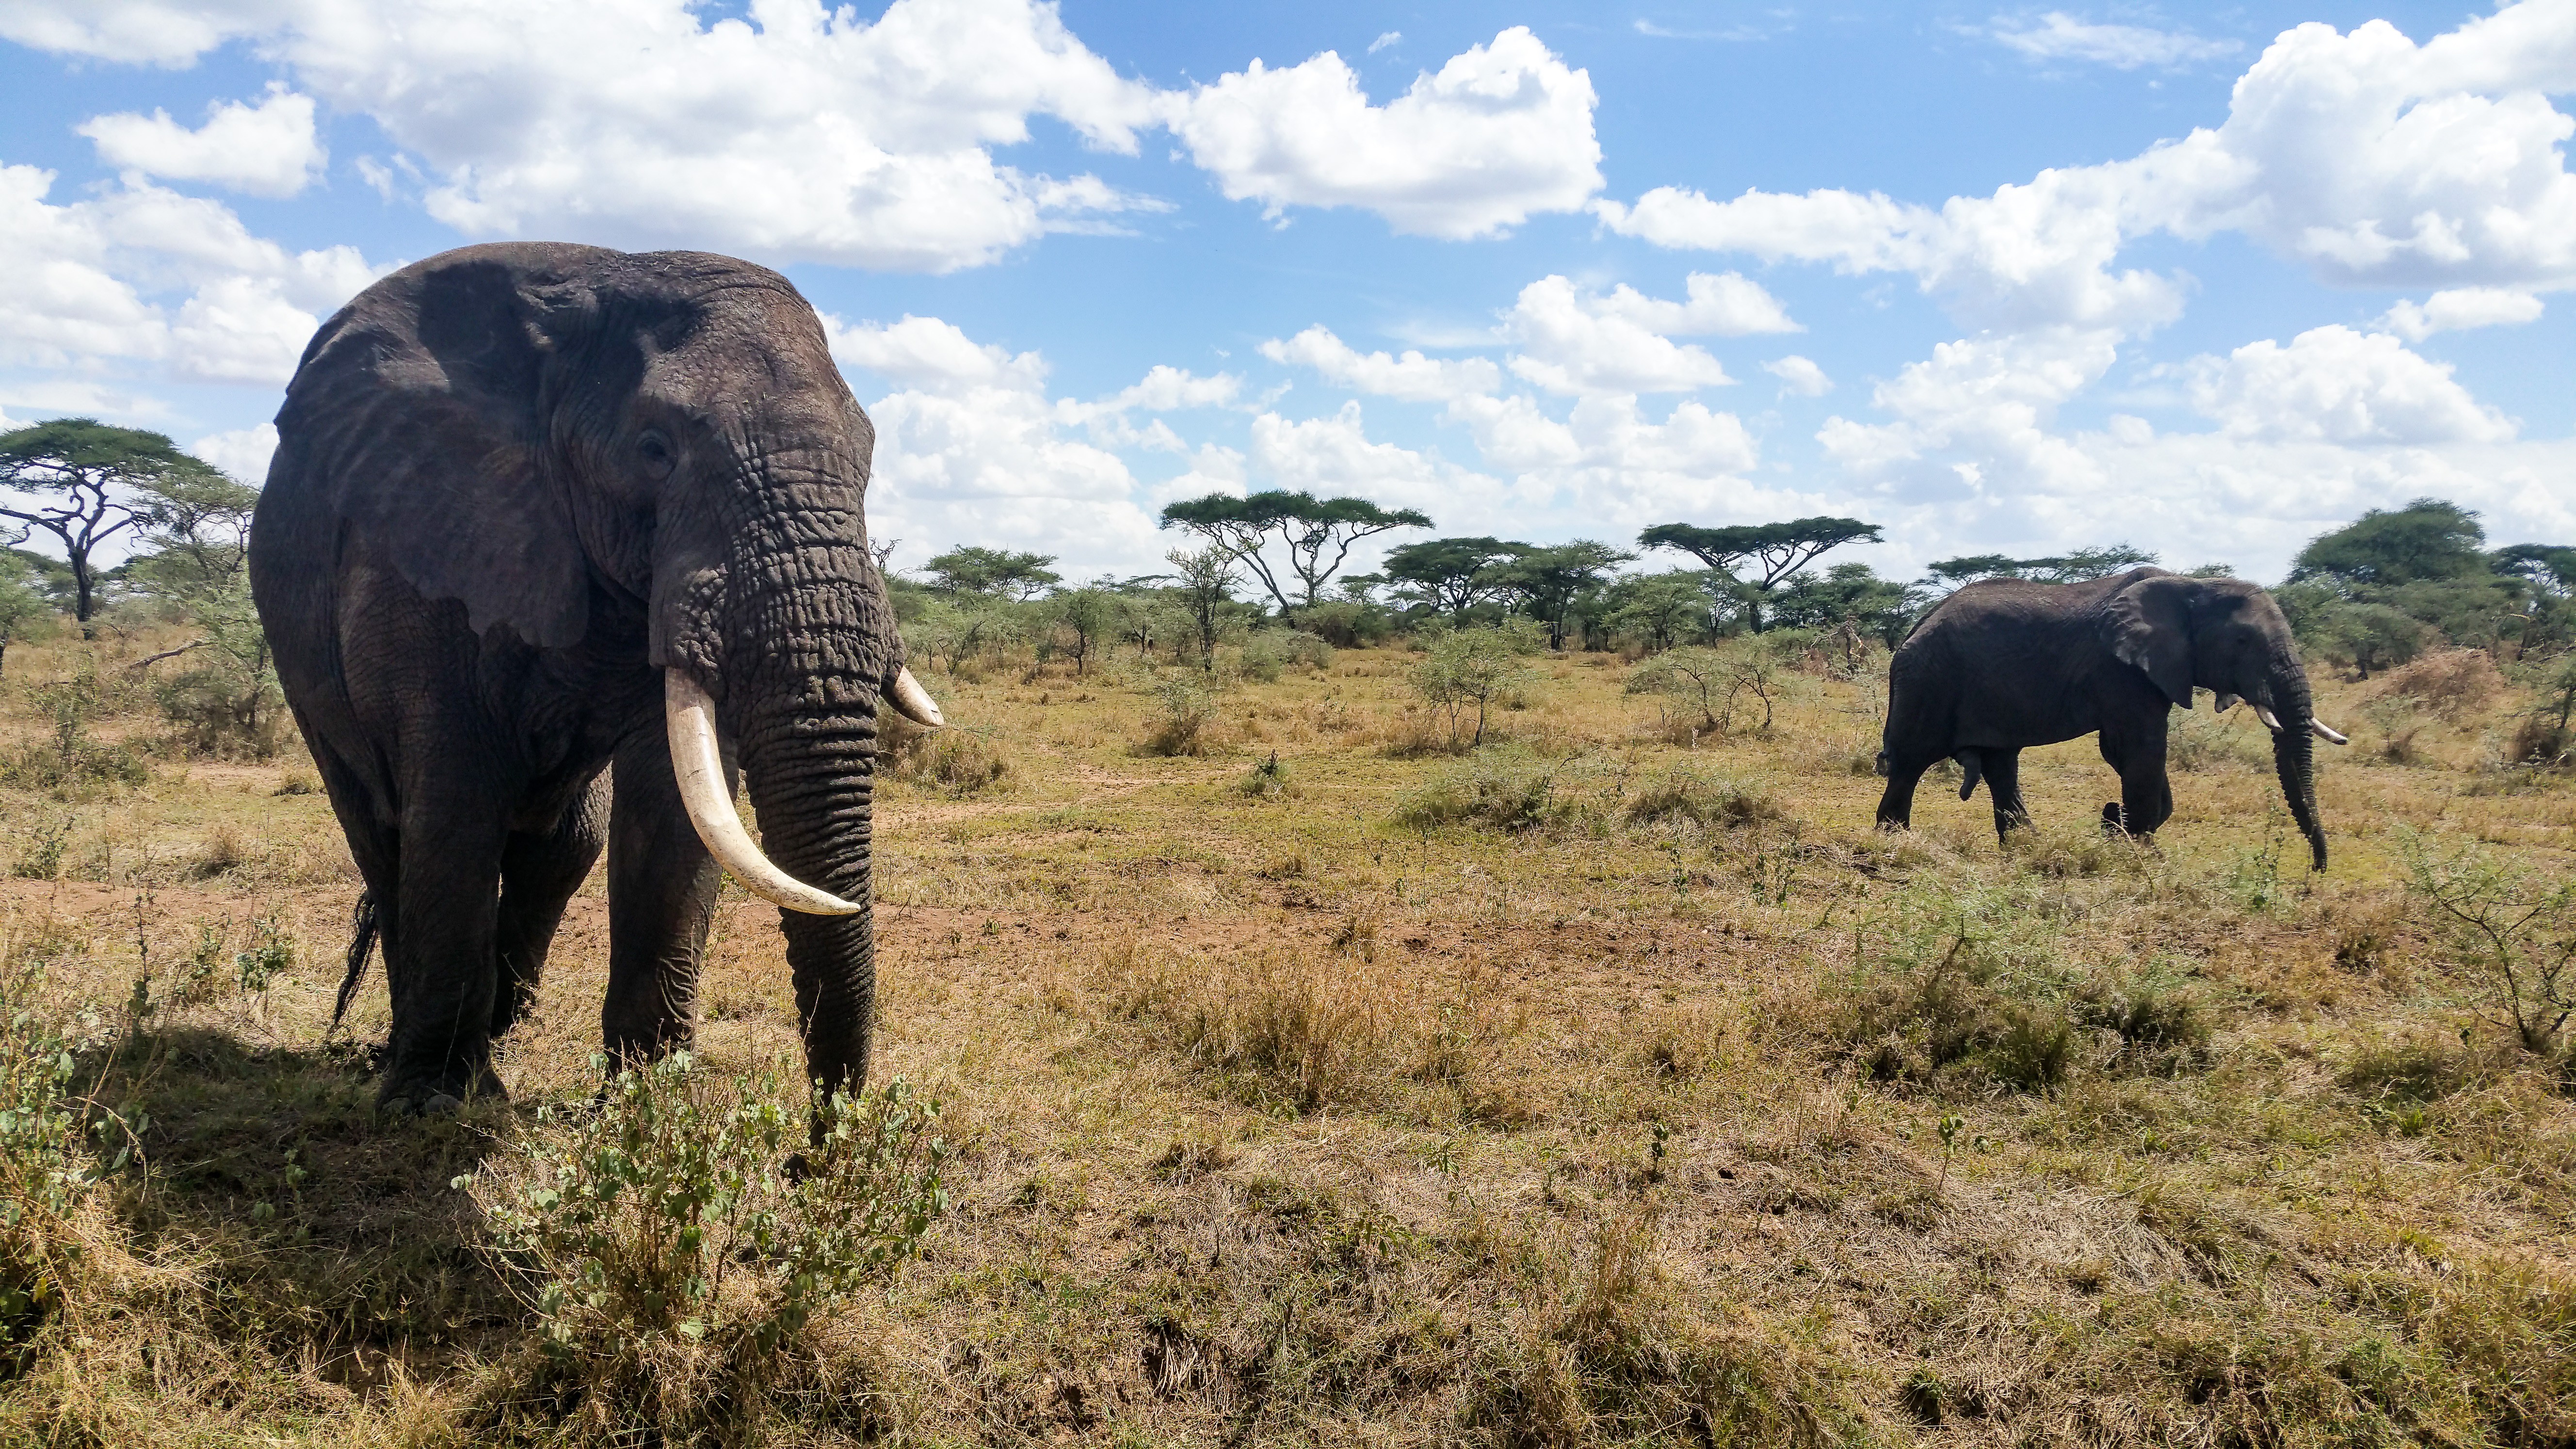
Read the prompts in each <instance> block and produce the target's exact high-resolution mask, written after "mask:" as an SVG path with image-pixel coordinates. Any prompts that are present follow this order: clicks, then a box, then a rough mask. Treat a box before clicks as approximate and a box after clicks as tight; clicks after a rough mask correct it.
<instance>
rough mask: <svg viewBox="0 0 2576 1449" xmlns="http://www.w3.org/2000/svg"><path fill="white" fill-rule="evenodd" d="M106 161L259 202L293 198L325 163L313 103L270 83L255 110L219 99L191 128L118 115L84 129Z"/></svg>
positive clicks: (164, 115)
mask: <svg viewBox="0 0 2576 1449" xmlns="http://www.w3.org/2000/svg"><path fill="white" fill-rule="evenodd" d="M79 131H80V134H81V135H84V136H87V137H88V138H89V139H90V142H91V144H93V145H95V146H96V147H97V148H98V156H99V159H100V160H101V161H104V162H106V163H107V164H108V165H110V166H114V167H116V168H118V169H119V170H124V171H132V172H136V173H139V174H141V175H145V176H158V177H161V178H164V179H166V180H171V181H210V182H213V183H214V184H215V185H217V186H223V187H228V188H230V189H232V190H234V191H241V192H247V193H249V194H250V195H253V196H293V195H295V194H296V193H297V192H299V191H302V190H303V189H304V188H305V186H306V184H307V183H309V182H310V181H312V180H313V178H314V177H315V176H317V175H319V174H321V171H322V164H323V162H324V160H325V159H327V158H326V156H325V154H324V152H323V149H322V142H321V139H320V138H319V137H318V136H316V135H315V134H314V130H313V98H312V97H311V96H303V95H297V94H296V93H295V92H293V91H290V90H288V89H287V88H286V87H285V86H284V85H282V84H272V85H271V86H270V87H269V88H268V94H267V95H266V96H264V97H263V98H261V100H260V102H259V103H258V104H257V105H244V104H242V103H241V102H239V101H220V102H217V103H216V104H214V105H211V106H209V107H207V108H206V123H205V124H204V125H202V126H200V127H198V128H196V129H195V130H193V131H192V130H190V129H188V128H187V127H186V126H183V125H181V124H179V123H178V122H177V121H174V120H172V119H170V113H169V112H167V111H162V110H155V111H154V112H153V113H152V114H151V115H149V116H144V115H137V114H135V113H133V112H130V111H129V112H120V113H118V114H116V115H109V116H93V117H91V118H90V119H89V120H87V121H84V122H82V123H81V125H80V127H79Z"/></svg>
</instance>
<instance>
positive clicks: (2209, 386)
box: [2191, 326, 2514, 445]
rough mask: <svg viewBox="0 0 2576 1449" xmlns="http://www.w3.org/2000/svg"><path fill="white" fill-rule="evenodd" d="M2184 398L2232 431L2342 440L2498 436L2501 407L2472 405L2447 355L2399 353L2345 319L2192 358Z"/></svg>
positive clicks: (2507, 434)
mask: <svg viewBox="0 0 2576 1449" xmlns="http://www.w3.org/2000/svg"><path fill="white" fill-rule="evenodd" d="M2191 393H2192V403H2193V405H2194V406H2195V407H2197V408H2198V409H2199V410H2200V411H2201V412H2203V413H2205V414H2207V415H2208V416H2209V417H2211V418H2213V419H2215V420H2216V421H2217V422H2218V425H2219V426H2220V428H2221V429H2223V430H2224V431H2225V432H2227V433H2228V434H2229V435H2230V436H2232V437H2239V438H2254V439H2260V440H2263V441H2267V442H2328V443H2343V444H2373V443H2402V444H2410V445H2423V444H2431V443H2500V442H2504V441H2507V440H2509V439H2510V438H2512V437H2513V435H2514V425H2513V422H2512V420H2511V419H2509V418H2507V417H2505V415H2504V414H2502V413H2500V412H2498V411H2496V410H2495V409H2494V408H2491V407H2488V406H2486V405H2484V404H2482V403H2480V402H2479V401H2478V400H2477V399H2475V398H2473V397H2471V396H2470V395H2469V391H2468V389H2466V388H2464V387H2462V386H2460V384H2459V383H2458V382H2457V381H2455V380H2454V379H2453V378H2452V376H2451V368H2450V365H2449V364H2447V363H2439V362H2434V361H2432V360H2430V359H2429V358H2425V357H2422V356H2420V355H2418V354H2416V353H2413V352H2409V351H2408V350H2407V349H2406V345H2405V344H2404V343H2402V342H2400V341H2398V340H2397V339H2396V338H2394V337H2391V336H2389V335H2387V334H2386V333H2379V332H2356V331H2354V330H2353V329H2351V328H2349V327H2343V326H2329V327H2318V328H2313V329H2311V330H2309V331H2306V332H2302V333H2300V334H2299V335H2298V336H2296V337H2294V338H2292V339H2290V345H2289V346H2287V347H2283V346H2282V345H2281V344H2279V343H2278V342H2273V341H2269V340H2266V341H2262V342H2252V343H2248V344H2246V345H2245V346H2243V347H2239V348H2237V349H2236V350H2235V351H2234V352H2232V353H2230V354H2228V355H2227V356H2226V357H2225V358H2223V359H2222V358H2215V357H2208V358H2201V359H2199V360H2197V361H2196V362H2195V363H2194V364H2193V365H2192V378H2191Z"/></svg>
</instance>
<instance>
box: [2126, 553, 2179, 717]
mask: <svg viewBox="0 0 2576 1449" xmlns="http://www.w3.org/2000/svg"><path fill="white" fill-rule="evenodd" d="M2196 582H2198V581H2197V580H2194V579H2184V578H2175V577H2173V576H2172V575H2170V574H2168V575H2164V576H2162V577H2158V578H2149V579H2140V580H2138V581H2137V582H2136V583H2134V584H2131V585H2129V586H2128V587H2127V588H2125V589H2122V590H2121V591H2120V592H2118V593H2116V594H2113V595H2112V596H2111V606H2110V615H2111V620H2110V624H2111V653H2112V654H2113V656H2114V657H2116V658H2118V660H2119V661H2120V662H2121V663H2123V664H2127V665H2131V666H2134V667H2135V668H2137V669H2139V670H2140V671H2142V672H2144V673H2145V675H2146V676H2147V678H2148V679H2149V680H2150V681H2152V682H2153V683H2154V684H2155V686H2156V688H2157V689H2158V690H2160V691H2162V692H2163V694H2164V697H2165V698H2167V699H2169V700H2171V701H2173V703H2174V705H2175V707H2176V708H2179V709H2189V708H2191V681H2192V655H2191V600H2190V590H2191V587H2192V585H2193V584H2195V583H2196Z"/></svg>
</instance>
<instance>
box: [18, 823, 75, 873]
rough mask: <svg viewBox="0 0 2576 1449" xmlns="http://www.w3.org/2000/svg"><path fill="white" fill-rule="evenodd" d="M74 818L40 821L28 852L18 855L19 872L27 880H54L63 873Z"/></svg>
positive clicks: (69, 846) (69, 847)
mask: <svg viewBox="0 0 2576 1449" xmlns="http://www.w3.org/2000/svg"><path fill="white" fill-rule="evenodd" d="M73 823H74V822H73V819H72V817H71V816H69V815H66V816H64V817H62V818H61V819H60V820H53V821H40V822H38V823H37V825H36V838H35V839H34V840H33V841H31V842H29V844H28V847H27V853H26V854H24V855H22V856H20V857H18V874H19V875H20V876H21V877H22V878H24V879H27V880H53V879H55V878H56V877H58V876H60V875H61V874H62V873H63V856H64V855H65V853H67V852H68V851H69V850H70V849H71V839H72V825H73Z"/></svg>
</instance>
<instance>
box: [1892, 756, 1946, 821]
mask: <svg viewBox="0 0 2576 1449" xmlns="http://www.w3.org/2000/svg"><path fill="white" fill-rule="evenodd" d="M1938 758H1939V757H1938V756H1935V757H1934V759H1938ZM1932 764H1933V760H1930V759H1922V760H1918V759H1912V758H1903V757H1891V758H1889V759H1888V761H1887V790H1886V793H1884V794H1882V795H1880V796H1879V797H1878V828H1879V829H1881V830H1909V829H1912V828H1913V825H1914V787H1915V786H1916V785H1918V784H1920V783H1921V782H1922V779H1923V772H1924V771H1926V770H1929V769H1931V768H1932Z"/></svg>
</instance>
